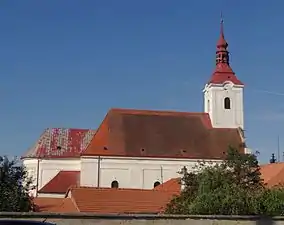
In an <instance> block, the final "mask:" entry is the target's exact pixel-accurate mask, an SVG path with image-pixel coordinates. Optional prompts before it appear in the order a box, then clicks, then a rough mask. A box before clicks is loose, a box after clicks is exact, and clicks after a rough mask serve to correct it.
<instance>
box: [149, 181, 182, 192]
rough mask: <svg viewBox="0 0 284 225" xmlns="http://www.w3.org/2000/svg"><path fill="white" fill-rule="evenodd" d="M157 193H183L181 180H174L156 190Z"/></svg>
mask: <svg viewBox="0 0 284 225" xmlns="http://www.w3.org/2000/svg"><path fill="white" fill-rule="evenodd" d="M154 189H155V190H157V191H170V192H173V193H177V194H178V193H180V192H181V178H172V179H170V180H168V181H166V182H164V183H162V184H160V185H158V186H157V187H155V188H154Z"/></svg>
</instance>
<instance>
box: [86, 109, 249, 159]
mask: <svg viewBox="0 0 284 225" xmlns="http://www.w3.org/2000/svg"><path fill="white" fill-rule="evenodd" d="M242 142H243V140H242V138H241V135H240V133H239V131H238V129H221V128H212V125H211V121H210V118H209V115H208V114H207V113H187V112H168V111H149V110H130V109H111V110H110V111H109V112H108V114H107V115H106V117H105V119H104V120H103V122H102V123H101V125H100V127H99V129H98V130H97V132H96V134H95V135H94V137H93V139H92V140H91V142H90V145H89V146H88V147H87V149H86V151H84V152H83V153H82V155H86V156H87V155H94V156H95V155H101V156H128V157H164V158H166V157H175V158H192V159H201V158H202V159H220V158H223V157H224V152H226V151H227V149H228V147H229V145H231V146H233V147H236V148H240V149H241V151H243V152H244V149H243V145H242Z"/></svg>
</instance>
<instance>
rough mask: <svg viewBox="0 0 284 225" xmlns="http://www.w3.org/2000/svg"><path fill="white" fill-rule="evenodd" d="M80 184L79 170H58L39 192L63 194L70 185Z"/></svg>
mask: <svg viewBox="0 0 284 225" xmlns="http://www.w3.org/2000/svg"><path fill="white" fill-rule="evenodd" d="M78 185H80V171H60V172H59V173H58V174H57V175H56V176H55V177H54V178H52V179H51V180H50V181H49V182H48V183H47V184H46V185H45V186H43V187H42V188H41V189H40V190H39V193H49V194H51V193H53V194H65V193H66V192H67V191H68V189H69V188H70V187H72V186H78Z"/></svg>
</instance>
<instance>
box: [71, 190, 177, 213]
mask: <svg viewBox="0 0 284 225" xmlns="http://www.w3.org/2000/svg"><path fill="white" fill-rule="evenodd" d="M175 194H176V193H173V192H167V191H156V190H139V189H113V188H103V189H97V188H83V187H81V188H71V189H70V193H69V196H71V198H72V199H73V201H74V202H75V203H76V206H77V208H78V209H79V210H80V212H92V213H99V214H111V213H160V212H162V211H163V210H164V208H165V207H166V205H167V203H168V202H169V201H170V200H171V199H172V198H173V196H174V195H175Z"/></svg>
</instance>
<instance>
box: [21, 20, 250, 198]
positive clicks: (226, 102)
mask: <svg viewBox="0 0 284 225" xmlns="http://www.w3.org/2000/svg"><path fill="white" fill-rule="evenodd" d="M227 48H228V43H227V42H226V40H225V38H224V31H223V22H221V31H220V37H219V40H218V42H217V50H216V66H215V69H214V71H213V74H212V75H211V77H210V79H209V80H208V82H207V83H206V85H205V87H204V89H203V94H204V112H175V111H156V110H135V109H110V110H109V111H108V112H107V114H106V116H105V118H104V119H103V120H102V122H101V124H100V125H99V127H98V128H97V130H87V129H64V128H50V129H46V130H45V131H44V133H43V134H42V135H41V137H40V138H39V140H38V141H37V143H36V144H35V146H33V147H32V148H31V149H29V150H28V152H27V153H26V154H25V155H24V156H22V160H23V163H24V165H25V166H26V168H27V170H28V171H29V173H30V175H31V176H32V177H33V178H34V184H35V186H36V187H37V188H36V190H35V193H34V194H36V195H37V196H52V197H64V196H65V193H66V192H67V190H68V189H69V188H70V187H72V186H73V187H74V186H81V187H98V188H111V187H112V188H117V187H119V188H135V189H153V188H154V187H156V186H158V185H160V184H162V183H165V182H167V181H169V180H171V179H172V178H177V177H178V176H179V174H178V172H179V171H180V169H181V168H182V167H184V166H186V167H187V168H188V169H193V167H194V166H195V164H196V162H197V161H200V160H205V161H210V162H213V163H214V162H215V163H218V162H220V161H221V160H222V159H224V153H225V152H226V151H227V149H228V147H229V146H232V147H235V148H237V149H239V151H241V152H244V153H248V150H247V148H246V145H245V139H244V136H243V129H244V108H243V105H244V103H243V90H244V84H243V83H242V82H241V81H240V80H239V79H238V78H237V76H236V75H235V73H234V72H233V70H232V68H231V66H230V60H229V52H228V49H227ZM208 62H210V60H208Z"/></svg>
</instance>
